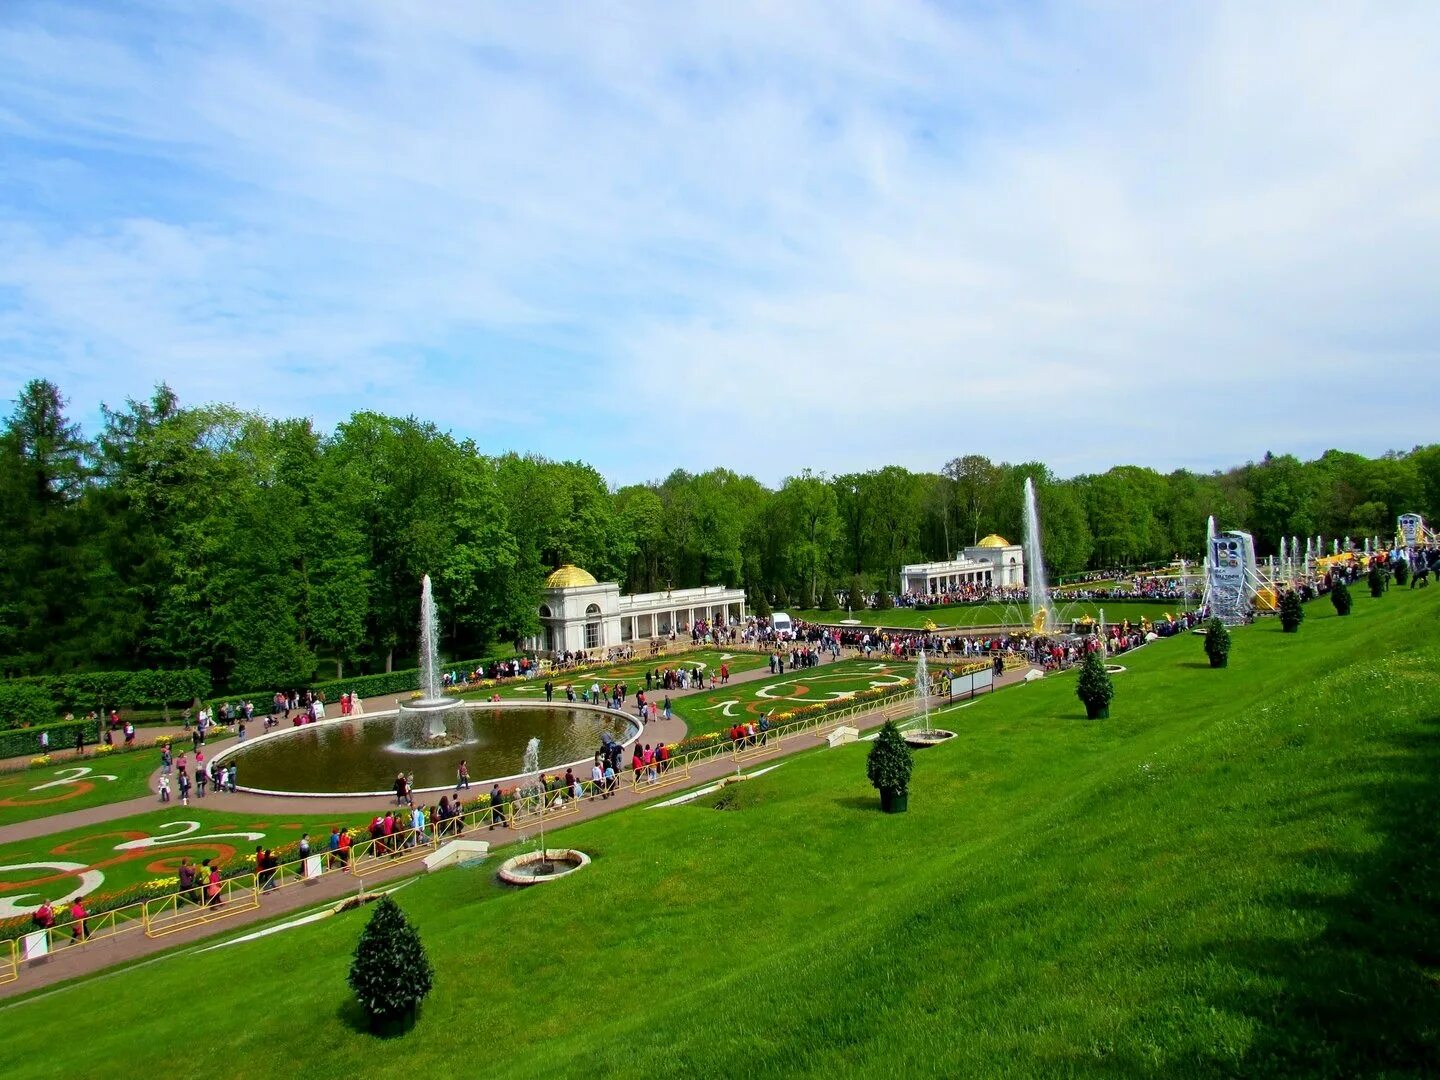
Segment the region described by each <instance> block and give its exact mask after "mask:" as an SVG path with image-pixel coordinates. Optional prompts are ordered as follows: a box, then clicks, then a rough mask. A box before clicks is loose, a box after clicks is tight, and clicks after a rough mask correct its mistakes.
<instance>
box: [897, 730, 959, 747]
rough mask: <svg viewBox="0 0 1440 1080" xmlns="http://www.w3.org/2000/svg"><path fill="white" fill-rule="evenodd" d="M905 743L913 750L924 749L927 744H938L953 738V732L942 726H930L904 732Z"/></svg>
mask: <svg viewBox="0 0 1440 1080" xmlns="http://www.w3.org/2000/svg"><path fill="white" fill-rule="evenodd" d="M903 734H904V737H905V745H906V746H909V747H910V748H912V749H914V750H924V749H925V748H926V747H927V746H939V745H940V744H941V743H942V742H944V741H945V740H946V739H953V738H954V737H955V732H953V731H946V730H945V729H944V728H932V729H929V730H926V731H907V732H904V733H903Z"/></svg>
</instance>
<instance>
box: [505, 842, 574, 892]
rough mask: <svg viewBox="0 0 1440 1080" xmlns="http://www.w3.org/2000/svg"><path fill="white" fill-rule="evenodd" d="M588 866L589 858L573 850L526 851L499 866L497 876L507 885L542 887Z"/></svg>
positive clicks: (547, 849)
mask: <svg viewBox="0 0 1440 1080" xmlns="http://www.w3.org/2000/svg"><path fill="white" fill-rule="evenodd" d="M589 865H590V856H589V855H586V854H585V853H584V852H583V851H576V850H575V849H574V848H546V849H545V851H544V852H543V853H542V852H539V851H527V852H526V853H525V854H524V855H516V856H515V857H514V858H513V859H506V860H505V861H504V862H503V863H501V864H500V870H499V872H498V874H497V876H498V877H499V878H500V880H501V881H503V882H505V884H507V885H543V884H544V883H545V882H547V881H555V880H557V879H559V878H562V877H564V876H565V875H566V874H573V873H574V872H575V871H576V870H583V869H584V868H585V867H587V866H589Z"/></svg>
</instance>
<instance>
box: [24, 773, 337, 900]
mask: <svg viewBox="0 0 1440 1080" xmlns="http://www.w3.org/2000/svg"><path fill="white" fill-rule="evenodd" d="M224 807H225V797H224V796H223V795H218V796H217V795H213V794H211V795H208V796H206V798H205V799H204V800H203V801H202V800H200V799H196V798H192V799H191V800H190V805H189V806H188V807H187V806H179V805H178V804H176V803H171V804H170V805H169V806H168V807H166V808H164V809H157V810H154V811H151V812H150V813H146V814H137V815H133V816H131V817H126V818H120V819H118V820H115V821H109V822H105V823H104V824H101V825H91V826H87V827H85V828H81V829H72V830H69V831H66V832H62V833H53V834H51V835H49V836H42V837H37V838H36V839H33V840H24V841H20V842H18V843H11V844H0V919H8V918H14V917H16V916H18V915H27V914H29V913H30V912H31V911H33V910H34V909H35V908H36V907H37V906H38V904H39V902H40V900H39V898H40V897H41V896H42V895H48V896H50V898H51V899H54V898H57V897H60V896H63V895H65V894H66V893H68V892H70V891H71V890H73V889H74V888H76V886H77V885H78V884H79V882H80V880H81V879H80V875H81V874H82V873H86V872H88V873H92V874H93V873H94V872H96V871H98V872H99V873H101V874H103V875H104V879H103V882H101V883H100V884H99V885H98V887H97V888H95V889H94V890H92V892H93V895H95V896H103V895H105V894H107V893H115V892H123V891H124V890H126V889H128V888H130V887H131V886H134V885H139V884H141V883H143V882H146V881H150V880H152V879H156V878H162V877H170V876H173V875H174V874H175V870H176V868H177V867H178V866H179V865H180V858H181V856H186V855H188V856H189V857H190V859H191V861H192V862H199V861H200V860H201V859H207V858H209V859H217V860H219V861H221V862H224V861H225V860H227V859H230V858H233V857H235V856H237V855H238V856H242V857H243V856H245V855H248V854H252V853H253V852H254V850H255V847H256V845H262V846H264V847H274V846H276V845H278V844H285V843H289V842H291V841H295V840H299V839H300V834H301V833H302V832H307V831H308V832H309V833H310V837H311V839H312V840H314V841H317V842H319V841H321V840H323V839H324V838H325V837H327V836H329V834H330V826H331V825H362V824H364V820H362V819H364V814H363V813H358V812H357V813H355V814H352V815H350V816H349V817H348V818H345V819H340V818H333V817H298V816H294V815H285V816H283V817H274V816H270V815H262V816H259V817H255V816H253V815H250V814H232V813H226V812H225V811H224ZM36 863H39V864H46V865H40V866H36V865H34V864H36ZM27 864H29V865H27ZM49 864H56V865H49ZM15 867H23V869H13V868H15ZM92 906H94V905H93V904H92Z"/></svg>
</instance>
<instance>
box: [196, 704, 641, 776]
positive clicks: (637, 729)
mask: <svg viewBox="0 0 1440 1080" xmlns="http://www.w3.org/2000/svg"><path fill="white" fill-rule="evenodd" d="M467 705H472V706H473V707H474V708H475V710H477V711H479V710H481V709H505V710H507V711H509V710H514V711H516V712H526V711H528V710H531V709H538V708H566V709H578V710H585V711H588V712H597V713H601V714H603V715H605V716H610V717H614V716H619V717H622V718H624V720H625V721H626V723H628V724H629V725H630V733H629V734H628V735H626V737H625V738H624V739H622V740H621V742H620V746H621V747H622V748H625V747H628V746H630V744H631V743H633V742H635V741H636V740H638V739H639V738H640V736H642V735H644V734H645V724H644V723H643V722H642V721H641V720H639V719H638V718H637V717H634V716H631V715H630V714H629V713H626V712H616V711H615V710H614V709H607V708H605V707H604V706H603V705H587V704H585V703H583V702H579V701H576V702H569V701H567V702H564V703H563V705H561V704H558V703H556V702H545V703H544V704H543V705H542V703H541V702H538V701H476V702H465V701H463V700H457V701H456V702H455V705H454V706H453V707H459V708H465V707H466V706H467ZM401 711H402V710H400V709H384V710H382V711H380V712H373V713H361V714H360V715H359V716H336V717H327V718H326V719H324V720H321V721H319V722H317V723H314V724H300V725H299V726H294V727H288V728H280V729H279V730H277V731H267V732H265V733H264V734H262V735H256V736H255V737H254V738H250V739H246V740H245V741H244V742H237V743H232V744H231V745H230V746H227V747H225V748H224V749H223V750H220V751H218V752H217V753H216V754H215V756H214V757H212V758H211V759H210V762H211V764H220V763H223V762H224V761H226V760H227V759H229V758H232V757H238V756H241V755H242V754H243V752H244V751H245V750H247V749H249V748H250V747H252V746H255V745H257V744H259V743H261V742H265V741H266V740H269V739H284V738H288V737H290V736H293V735H298V734H300V733H302V732H306V731H315V730H317V729H319V728H323V727H325V726H327V725H335V724H348V723H349V722H351V721H352V720H360V721H366V720H383V719H384V718H386V717H398V716H399V715H400V713H401ZM594 760H595V758H594V755H593V754H592V755H591V756H590V757H585V758H577V759H576V760H575V761H566V762H562V763H561V764H559V765H547V766H545V768H546V769H547V770H548V769H570V768H574V767H575V766H576V765H589V764H591V763H592V762H593V761H594ZM530 775H531V774H529V773H524V772H519V773H513V774H512V775H510V776H487V777H484V778H483V779H478V780H471V781H470V783H471V785H472V786H474V787H484V786H486V785H488V784H505V783H508V782H511V781H518V780H525V779H529V777H530ZM235 790H236V791H237V792H241V791H243V792H244V793H245V794H247V795H267V796H271V797H273V798H281V799H287V798H289V799H373V798H376V797H377V796H384V797H387V798H391V799H393V798H394V797H395V791H394V789H393V788H387V789H386V790H384V791H274V790H272V789H270V788H257V787H247V786H246V785H244V784H236V785H235ZM453 790H454V785H453V784H440V785H438V786H436V787H427V788H416V789H415V794H417V795H424V794H427V793H433V792H437V791H441V792H446V791H453Z"/></svg>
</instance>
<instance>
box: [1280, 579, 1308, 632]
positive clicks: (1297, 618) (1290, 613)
mask: <svg viewBox="0 0 1440 1080" xmlns="http://www.w3.org/2000/svg"><path fill="white" fill-rule="evenodd" d="M1304 621H1305V605H1304V604H1302V603H1300V594H1299V593H1298V592H1296V591H1295V590H1294V589H1286V590H1285V592H1284V594H1283V595H1282V596H1281V597H1280V629H1281V630H1283V631H1285V633H1287V634H1293V633H1295V632H1296V631H1298V630H1299V629H1300V624H1301V623H1302V622H1304Z"/></svg>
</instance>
